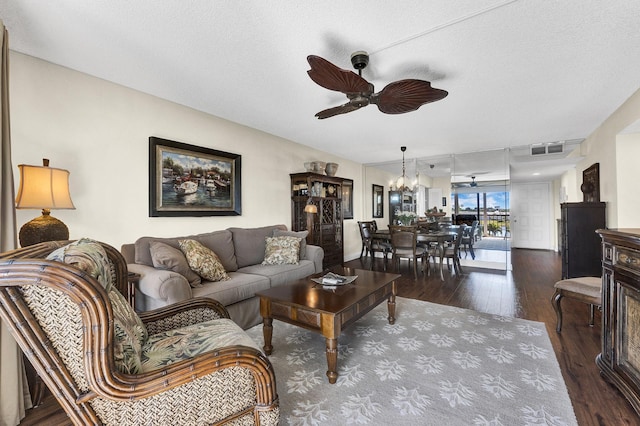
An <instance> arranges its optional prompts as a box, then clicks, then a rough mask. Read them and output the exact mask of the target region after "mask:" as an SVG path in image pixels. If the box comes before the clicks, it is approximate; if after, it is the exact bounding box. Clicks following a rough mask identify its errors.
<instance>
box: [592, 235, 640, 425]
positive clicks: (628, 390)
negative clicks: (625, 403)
mask: <svg viewBox="0 0 640 426" xmlns="http://www.w3.org/2000/svg"><path fill="white" fill-rule="evenodd" d="M598 233H599V234H600V237H602V277H603V279H602V352H601V353H600V354H599V355H598V356H597V358H596V364H597V365H598V367H599V368H600V371H601V373H602V376H603V377H604V378H606V379H607V380H609V381H610V382H611V383H612V384H613V385H614V386H616V387H617V388H618V389H619V390H620V392H622V394H623V395H624V396H625V397H626V398H627V399H628V400H629V402H630V403H631V405H632V406H633V408H634V410H636V412H637V413H638V414H640V229H606V230H601V231H598Z"/></svg>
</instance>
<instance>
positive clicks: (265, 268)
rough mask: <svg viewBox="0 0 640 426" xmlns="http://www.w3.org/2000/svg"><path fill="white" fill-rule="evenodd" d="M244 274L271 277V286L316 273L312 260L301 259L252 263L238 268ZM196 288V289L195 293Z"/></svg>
mask: <svg viewBox="0 0 640 426" xmlns="http://www.w3.org/2000/svg"><path fill="white" fill-rule="evenodd" d="M238 272H239V273H240V272H241V273H243V274H255V275H256V276H257V275H262V276H264V277H267V278H268V279H269V284H270V286H271V287H277V286H279V285H283V284H287V283H290V282H291V281H294V280H298V279H300V278H304V277H308V276H309V275H311V274H315V272H316V268H315V264H314V263H313V261H311V260H300V262H299V263H298V264H297V265H251V266H247V267H244V268H241V269H239V270H238ZM196 290H199V289H194V293H195V291H196Z"/></svg>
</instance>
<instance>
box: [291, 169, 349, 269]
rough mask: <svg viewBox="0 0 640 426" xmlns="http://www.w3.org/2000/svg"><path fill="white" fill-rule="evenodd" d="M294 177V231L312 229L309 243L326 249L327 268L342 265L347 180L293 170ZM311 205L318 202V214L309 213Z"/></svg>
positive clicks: (324, 262)
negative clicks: (344, 203)
mask: <svg viewBox="0 0 640 426" xmlns="http://www.w3.org/2000/svg"><path fill="white" fill-rule="evenodd" d="M290 176H291V230H293V231H304V230H308V231H309V235H308V236H307V243H308V244H313V245H316V246H320V247H322V249H323V250H324V261H323V264H322V266H323V267H324V268H327V267H329V266H333V265H342V263H343V261H344V254H343V218H342V184H343V182H344V181H345V179H344V178H339V177H335V176H326V175H321V174H318V173H292V174H291V175H290ZM307 204H313V205H315V206H316V208H317V213H306V212H305V211H304V209H305V206H306V205H307Z"/></svg>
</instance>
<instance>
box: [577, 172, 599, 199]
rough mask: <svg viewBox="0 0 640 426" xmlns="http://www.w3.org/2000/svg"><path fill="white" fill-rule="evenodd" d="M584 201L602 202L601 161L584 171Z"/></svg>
mask: <svg viewBox="0 0 640 426" xmlns="http://www.w3.org/2000/svg"><path fill="white" fill-rule="evenodd" d="M580 191H582V201H583V202H585V203H594V202H596V203H597V202H600V163H594V164H592V165H591V166H589V167H588V168H586V169H585V170H584V171H583V172H582V185H580Z"/></svg>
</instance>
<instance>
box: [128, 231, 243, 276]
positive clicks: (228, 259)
mask: <svg viewBox="0 0 640 426" xmlns="http://www.w3.org/2000/svg"><path fill="white" fill-rule="evenodd" d="M186 239H191V240H196V241H200V242H201V243H202V244H203V245H204V246H205V247H208V248H209V249H211V250H213V251H214V252H215V253H216V254H217V255H218V258H219V259H220V262H222V265H223V266H224V269H225V270H227V271H236V270H238V264H237V263H236V256H235V247H234V245H233V240H232V234H231V232H230V231H228V230H222V231H214V232H209V233H205V234H198V235H191V236H184V237H174V238H160V237H141V238H138V239H137V240H136V242H135V248H136V249H135V263H139V264H142V265H147V266H153V260H152V259H151V251H150V248H149V244H150V243H151V241H160V242H163V243H165V244H168V245H170V246H171V247H175V248H177V249H179V248H180V245H179V244H178V240H186Z"/></svg>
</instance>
